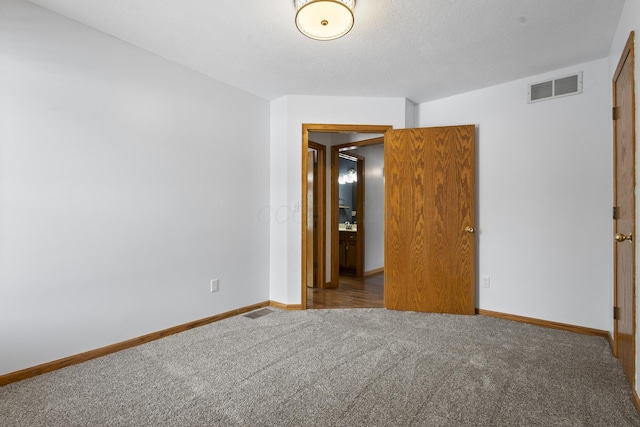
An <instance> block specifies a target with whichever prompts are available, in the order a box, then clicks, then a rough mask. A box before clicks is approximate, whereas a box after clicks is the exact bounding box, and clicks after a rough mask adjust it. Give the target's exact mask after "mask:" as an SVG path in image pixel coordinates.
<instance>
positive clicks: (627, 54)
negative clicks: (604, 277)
mask: <svg viewBox="0 0 640 427" xmlns="http://www.w3.org/2000/svg"><path fill="white" fill-rule="evenodd" d="M627 61H629V66H630V67H629V68H630V69H631V89H630V92H631V113H630V115H631V141H632V143H633V150H632V151H633V152H632V153H631V158H632V161H633V169H634V172H633V174H632V176H631V180H632V186H633V191H632V198H633V205H634V207H635V206H636V198H635V188H636V171H635V169H636V147H635V141H636V111H635V76H634V72H635V64H634V62H635V53H634V32H633V31H632V32H631V33H630V34H629V38H628V39H627V43H626V45H625V47H624V49H623V51H622V54H621V55H620V60H619V62H618V66H617V68H616V71H615V73H614V76H613V82H612V86H613V90H612V92H613V107H614V108H615V107H617V106H618V99H617V81H618V78H619V77H620V74H621V73H622V70H623V68H624V65H625V63H627ZM618 140H619V138H618V129H617V126H616V125H615V124H614V126H613V180H614V192H613V193H614V194H613V197H614V206H617V203H618V200H617V198H618V194H617V193H618V161H617V150H618ZM632 215H633V217H632V223H633V224H634V229H636V228H637V227H636V215H635V208H634V209H633V212H632ZM634 231H635V230H634ZM616 232H618V231H617V229H616V228H615V226H614V233H616ZM634 237H635V236H634ZM632 244H633V245H634V246H633V247H634V251H633V259H632V277H633V279H632V283H633V285H632V286H633V289H632V297H631V310H632V322H631V326H632V340H633V343H632V345H631V349H632V361H633V363H632V364H631V369H632V370H633V372H632V374H631V379H630V381H631V383H632V384H631V386H632V388H633V389H634V391H635V382H636V381H635V379H636V368H635V362H636V350H635V347H636V259H635V258H636V248H637V247H636V239H634V240H633V241H632ZM613 245H614V246H613V263H614V264H613V274H614V278H613V300H614V307H618V306H619V301H618V278H617V274H618V272H617V271H618V257H617V251H618V246H617V245H618V243H616V242H614V243H613ZM618 347H619V340H618V322H617V321H616V320H614V322H613V353H614V355H615V356H616V357H618V356H619V351H618V350H619V348H618Z"/></svg>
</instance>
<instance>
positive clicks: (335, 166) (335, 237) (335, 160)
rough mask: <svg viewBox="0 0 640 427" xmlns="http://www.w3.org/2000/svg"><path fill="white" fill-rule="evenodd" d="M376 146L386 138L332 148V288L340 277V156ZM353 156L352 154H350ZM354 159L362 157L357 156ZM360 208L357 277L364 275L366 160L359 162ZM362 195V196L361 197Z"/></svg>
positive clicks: (358, 210)
mask: <svg viewBox="0 0 640 427" xmlns="http://www.w3.org/2000/svg"><path fill="white" fill-rule="evenodd" d="M375 144H384V136H381V137H377V138H371V139H366V140H363V141H357V142H351V143H348V144H340V145H335V146H332V147H331V211H330V212H331V215H330V216H331V218H330V220H331V228H330V230H331V231H330V233H331V234H330V236H329V237H330V239H331V282H330V286H331V287H338V282H339V276H340V265H339V264H340V260H339V259H338V251H337V248H338V241H339V233H338V221H339V218H338V197H337V196H338V194H339V191H340V190H339V184H338V175H339V173H340V168H339V155H340V152H341V151H347V150H345V148H347V149H348V148H359V147H366V146H369V145H375ZM350 155H352V154H350ZM354 157H358V158H359V157H361V156H358V155H355V156H354ZM358 163H359V164H358V206H357V207H356V210H357V212H358V233H357V235H356V236H357V240H356V245H357V247H358V249H359V251H358V265H359V267H360V268H359V269H358V270H357V271H356V276H361V275H363V274H364V252H365V251H364V245H365V241H364V230H365V224H364V215H366V212H365V211H364V192H365V178H364V159H363V161H362V167H361V163H360V162H358ZM360 193H362V195H360Z"/></svg>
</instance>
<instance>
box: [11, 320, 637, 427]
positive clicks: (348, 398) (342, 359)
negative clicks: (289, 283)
mask: <svg viewBox="0 0 640 427" xmlns="http://www.w3.org/2000/svg"><path fill="white" fill-rule="evenodd" d="M270 310H271V311H272V312H271V313H266V315H262V316H258V317H256V318H254V319H251V318H248V317H246V316H237V317H234V318H231V319H227V320H224V321H221V322H217V323H213V324H210V325H207V326H203V327H201V328H197V329H194V330H191V331H188V332H184V333H181V334H178V335H173V336H170V337H168V338H164V339H162V340H158V341H154V342H152V343H149V344H146V345H143V346H139V347H135V348H132V349H129V350H126V351H122V352H120V353H117V354H113V355H110V356H106V357H102V358H100V359H95V360H92V361H89V362H86V363H83V364H80V365H76V366H72V367H69V368H65V369H62V370H59V371H56V372H52V373H49V374H46V375H42V376H39V377H35V378H32V379H29V380H25V381H22V382H19V383H14V384H10V385H8V386H5V387H2V388H0V425H1V426H3V427H9V426H20V427H26V426H640V417H639V416H638V413H637V412H636V411H635V408H634V406H633V404H632V401H631V389H630V387H629V384H628V383H627V381H626V379H625V377H624V375H623V373H622V369H621V367H620V364H619V362H618V361H617V360H616V359H615V358H614V357H613V356H612V354H611V350H610V348H609V345H608V343H607V342H606V340H604V339H602V338H596V337H589V336H583V335H578V334H573V333H569V332H563V331H556V330H551V329H544V328H539V327H535V326H530V325H524V324H519V323H515V322H509V321H504V320H498V319H492V318H488V317H483V316H472V317H469V316H450V315H437V314H419V313H407V312H394V311H387V310H384V309H358V310H346V309H345V310H308V311H297V312H285V311H281V310H276V309H270Z"/></svg>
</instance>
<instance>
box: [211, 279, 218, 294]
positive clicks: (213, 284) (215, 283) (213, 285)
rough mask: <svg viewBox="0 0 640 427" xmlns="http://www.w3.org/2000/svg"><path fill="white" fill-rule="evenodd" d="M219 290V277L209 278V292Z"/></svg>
mask: <svg viewBox="0 0 640 427" xmlns="http://www.w3.org/2000/svg"><path fill="white" fill-rule="evenodd" d="M219 290H220V279H211V292H218V291H219Z"/></svg>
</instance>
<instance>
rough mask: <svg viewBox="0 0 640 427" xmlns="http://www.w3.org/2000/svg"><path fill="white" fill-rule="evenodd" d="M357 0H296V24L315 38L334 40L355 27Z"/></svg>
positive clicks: (303, 32)
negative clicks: (354, 8) (354, 16)
mask: <svg viewBox="0 0 640 427" xmlns="http://www.w3.org/2000/svg"><path fill="white" fill-rule="evenodd" d="M355 4H356V2H355V0H295V5H296V9H297V10H298V12H297V13H296V26H297V27H298V30H300V32H301V33H302V34H304V35H305V36H307V37H309V38H311V39H314V40H334V39H337V38H340V37H342V36H344V35H345V34H347V33H348V32H349V31H350V30H351V28H352V27H353V7H354V6H355Z"/></svg>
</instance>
